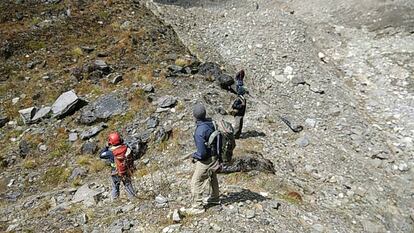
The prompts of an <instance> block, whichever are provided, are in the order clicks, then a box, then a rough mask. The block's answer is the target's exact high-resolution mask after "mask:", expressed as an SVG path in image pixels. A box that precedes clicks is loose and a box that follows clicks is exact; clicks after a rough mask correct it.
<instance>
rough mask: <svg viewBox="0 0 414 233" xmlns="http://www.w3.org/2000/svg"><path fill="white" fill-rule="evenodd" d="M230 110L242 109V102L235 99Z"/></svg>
mask: <svg viewBox="0 0 414 233" xmlns="http://www.w3.org/2000/svg"><path fill="white" fill-rule="evenodd" d="M232 108H233V109H237V110H240V109H242V108H243V102H242V101H241V100H240V99H239V98H237V99H236V100H235V101H234V103H233V106H232Z"/></svg>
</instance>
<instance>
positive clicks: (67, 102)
mask: <svg viewBox="0 0 414 233" xmlns="http://www.w3.org/2000/svg"><path fill="white" fill-rule="evenodd" d="M80 103H81V99H80V98H79V97H78V96H77V95H76V93H75V92H74V91H73V90H72V91H67V92H65V93H63V94H61V95H60V96H59V97H58V98H57V100H56V101H55V103H54V104H53V105H52V113H53V117H56V118H62V117H64V116H66V115H68V114H70V113H72V111H73V110H75V109H76V108H77V107H78V106H79V104H80Z"/></svg>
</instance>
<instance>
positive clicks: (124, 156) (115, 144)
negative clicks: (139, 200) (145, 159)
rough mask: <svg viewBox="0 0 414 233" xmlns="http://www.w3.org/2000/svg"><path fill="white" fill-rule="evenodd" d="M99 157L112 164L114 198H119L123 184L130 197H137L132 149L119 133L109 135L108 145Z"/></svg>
mask: <svg viewBox="0 0 414 233" xmlns="http://www.w3.org/2000/svg"><path fill="white" fill-rule="evenodd" d="M99 157H100V158H101V159H107V160H109V162H110V163H111V167H112V169H111V178H112V193H111V194H112V198H113V199H116V198H118V197H119V187H120V185H121V182H122V183H123V184H124V186H125V190H126V191H127V194H128V197H129V198H134V197H136V193H135V190H134V187H133V186H132V181H131V175H132V171H133V165H134V164H133V163H134V160H133V158H132V151H131V148H129V147H128V146H127V145H126V144H124V143H123V140H122V138H121V135H119V133H117V132H113V133H110V134H109V136H108V145H107V146H106V147H105V148H104V149H103V150H102V151H101V154H100V156H99Z"/></svg>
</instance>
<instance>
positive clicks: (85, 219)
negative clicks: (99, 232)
mask: <svg viewBox="0 0 414 233" xmlns="http://www.w3.org/2000/svg"><path fill="white" fill-rule="evenodd" d="M79 219H80V222H81V223H82V224H87V223H88V220H89V218H88V215H86V214H85V213H82V214H81V215H80V216H79Z"/></svg>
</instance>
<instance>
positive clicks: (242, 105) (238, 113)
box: [231, 86, 246, 139]
mask: <svg viewBox="0 0 414 233" xmlns="http://www.w3.org/2000/svg"><path fill="white" fill-rule="evenodd" d="M244 94H245V90H244V87H242V86H240V87H238V89H237V98H236V99H235V100H234V102H233V105H232V106H231V108H232V111H231V112H232V115H234V121H235V124H234V138H236V139H238V138H240V135H241V132H242V128H243V117H244V114H245V113H246V98H245V97H244Z"/></svg>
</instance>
